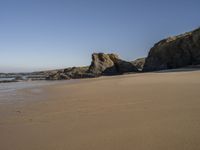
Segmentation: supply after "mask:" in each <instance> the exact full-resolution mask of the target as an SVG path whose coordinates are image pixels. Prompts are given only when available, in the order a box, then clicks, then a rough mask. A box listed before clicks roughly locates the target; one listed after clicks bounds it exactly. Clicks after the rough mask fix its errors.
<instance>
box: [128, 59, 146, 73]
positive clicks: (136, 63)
mask: <svg viewBox="0 0 200 150" xmlns="http://www.w3.org/2000/svg"><path fill="white" fill-rule="evenodd" d="M145 59H146V58H138V59H136V60H134V61H132V62H131V63H132V64H133V65H134V66H135V67H136V68H137V69H138V70H139V71H142V70H143V67H144V64H145Z"/></svg>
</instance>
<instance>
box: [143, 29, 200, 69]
mask: <svg viewBox="0 0 200 150" xmlns="http://www.w3.org/2000/svg"><path fill="white" fill-rule="evenodd" d="M197 64H200V28H198V29H196V30H194V31H192V32H188V33H185V34H182V35H179V36H174V37H170V38H167V39H164V40H162V41H160V42H158V43H157V44H155V45H154V47H153V48H151V50H150V52H149V54H148V57H147V58H146V62H145V65H144V69H143V70H144V71H153V70H163V69H173V68H180V67H185V66H188V65H197Z"/></svg>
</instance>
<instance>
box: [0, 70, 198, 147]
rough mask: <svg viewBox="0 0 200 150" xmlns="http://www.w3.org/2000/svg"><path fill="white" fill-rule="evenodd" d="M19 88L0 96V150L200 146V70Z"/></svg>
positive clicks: (82, 80) (109, 77)
mask: <svg viewBox="0 0 200 150" xmlns="http://www.w3.org/2000/svg"><path fill="white" fill-rule="evenodd" d="M13 84H14V83H13ZM0 86H1V85H0ZM14 93H15V94H14V95H10V94H9V93H7V96H4V98H7V100H8V101H9V102H6V99H3V98H2V99H1V100H0V150H199V149H200V142H199V140H200V134H199V133H200V117H199V116H200V70H188V71H187V70H183V71H174V72H152V73H137V74H129V75H121V76H108V77H100V78H94V79H81V80H77V81H76V82H67V81H64V82H62V81H61V82H57V83H56V84H48V85H43V86H34V87H29V88H19V89H16V90H15V92H14ZM0 94H1V95H3V94H4V93H0ZM17 98H18V99H17ZM1 101H2V102H1Z"/></svg>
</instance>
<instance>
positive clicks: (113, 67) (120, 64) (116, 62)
mask: <svg viewBox="0 0 200 150" xmlns="http://www.w3.org/2000/svg"><path fill="white" fill-rule="evenodd" d="M136 71H137V68H136V67H135V66H134V65H132V64H131V63H130V62H127V61H124V60H121V59H119V57H118V55H116V54H104V53H94V54H92V63H91V65H90V68H89V72H90V73H92V74H94V75H96V76H100V75H116V74H122V73H126V72H136Z"/></svg>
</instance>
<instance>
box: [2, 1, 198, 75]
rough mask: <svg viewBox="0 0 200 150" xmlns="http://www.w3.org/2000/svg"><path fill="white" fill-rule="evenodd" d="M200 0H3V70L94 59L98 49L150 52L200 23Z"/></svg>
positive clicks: (131, 55) (124, 54)
mask: <svg viewBox="0 0 200 150" xmlns="http://www.w3.org/2000/svg"><path fill="white" fill-rule="evenodd" d="M199 6H200V0H0V72H27V71H38V70H48V69H55V68H66V67H70V66H84V65H90V62H91V54H92V53H94V52H104V53H117V54H118V55H119V56H120V57H121V58H122V59H125V60H134V59H136V58H139V57H144V56H147V54H148V51H149V49H150V48H151V47H152V46H153V45H154V44H155V43H156V42H158V41H160V40H162V39H163V38H166V37H169V36H173V35H177V34H180V33H184V32H187V31H191V30H193V29H195V28H197V27H199V26H200V9H199Z"/></svg>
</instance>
